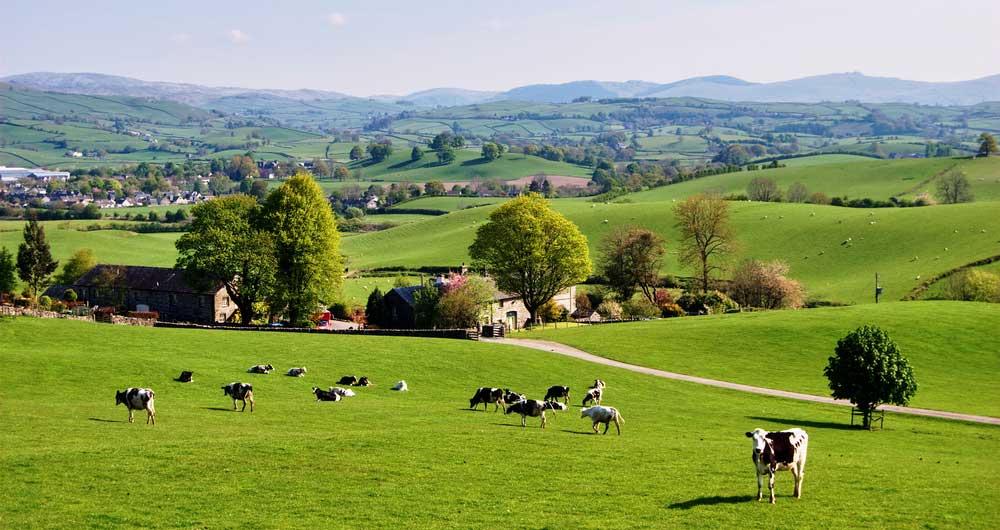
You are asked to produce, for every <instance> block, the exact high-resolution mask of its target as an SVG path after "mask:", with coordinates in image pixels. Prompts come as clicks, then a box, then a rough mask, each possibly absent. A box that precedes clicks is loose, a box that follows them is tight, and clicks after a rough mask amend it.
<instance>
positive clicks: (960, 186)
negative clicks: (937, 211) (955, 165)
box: [937, 169, 972, 204]
mask: <svg viewBox="0 0 1000 530" xmlns="http://www.w3.org/2000/svg"><path fill="white" fill-rule="evenodd" d="M937 198H938V200H939V201H941V202H943V203H946V204H958V203H960V202H972V185H971V184H969V179H968V177H966V176H965V173H963V172H961V171H958V170H955V169H951V170H948V171H946V172H945V173H944V174H943V175H941V176H940V177H938V182H937Z"/></svg>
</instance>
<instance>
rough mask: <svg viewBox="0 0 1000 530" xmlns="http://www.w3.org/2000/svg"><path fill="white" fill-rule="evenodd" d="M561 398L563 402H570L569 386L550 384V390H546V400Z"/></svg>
mask: <svg viewBox="0 0 1000 530" xmlns="http://www.w3.org/2000/svg"><path fill="white" fill-rule="evenodd" d="M559 398H562V399H563V403H569V387H568V386H558V385H556V386H550V387H549V389H548V391H546V392H545V401H555V400H557V399H559Z"/></svg>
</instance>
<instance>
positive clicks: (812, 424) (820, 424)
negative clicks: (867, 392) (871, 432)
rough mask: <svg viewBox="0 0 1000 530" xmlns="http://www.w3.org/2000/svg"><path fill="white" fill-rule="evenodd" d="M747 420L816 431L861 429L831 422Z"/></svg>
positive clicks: (766, 418) (757, 417)
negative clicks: (813, 428) (808, 428)
mask: <svg viewBox="0 0 1000 530" xmlns="http://www.w3.org/2000/svg"><path fill="white" fill-rule="evenodd" d="M747 418H748V419H751V420H760V421H769V422H772V423H780V424H782V425H790V426H793V427H815V428H817V429H837V430H841V431H854V430H858V429H860V428H861V427H860V426H858V425H851V424H850V423H834V422H832V421H810V420H793V419H788V418H768V417H765V416H747Z"/></svg>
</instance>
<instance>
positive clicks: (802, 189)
mask: <svg viewBox="0 0 1000 530" xmlns="http://www.w3.org/2000/svg"><path fill="white" fill-rule="evenodd" d="M785 198H786V199H787V200H788V202H806V199H808V198H809V189H808V188H806V186H805V184H803V183H801V182H793V183H791V184H789V186H788V191H787V192H785Z"/></svg>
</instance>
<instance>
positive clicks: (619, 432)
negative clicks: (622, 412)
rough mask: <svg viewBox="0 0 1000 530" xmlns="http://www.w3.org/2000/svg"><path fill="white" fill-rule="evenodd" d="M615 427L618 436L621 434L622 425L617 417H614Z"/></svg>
mask: <svg viewBox="0 0 1000 530" xmlns="http://www.w3.org/2000/svg"><path fill="white" fill-rule="evenodd" d="M615 429H618V436H621V435H622V426H621V425H619V424H618V418H615Z"/></svg>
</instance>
